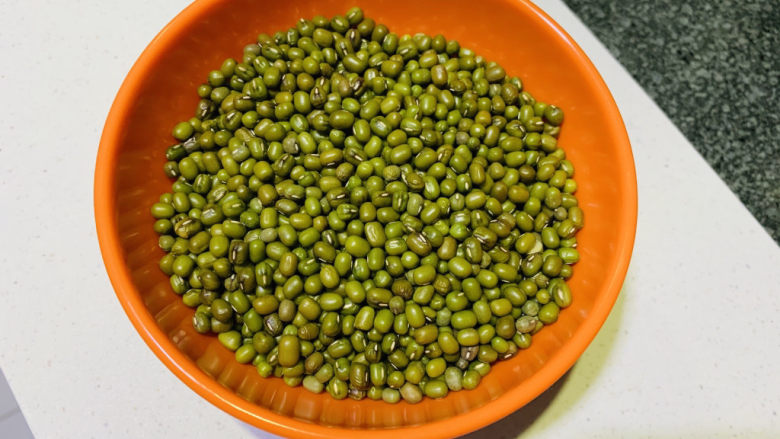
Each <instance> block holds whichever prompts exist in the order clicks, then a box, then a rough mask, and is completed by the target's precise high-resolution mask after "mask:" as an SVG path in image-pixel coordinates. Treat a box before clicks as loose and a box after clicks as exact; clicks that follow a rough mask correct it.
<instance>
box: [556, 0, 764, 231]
mask: <svg viewBox="0 0 780 439" xmlns="http://www.w3.org/2000/svg"><path fill="white" fill-rule="evenodd" d="M565 2H566V4H567V5H568V6H569V7H570V8H571V9H572V10H573V11H574V12H575V13H576V14H577V15H578V16H579V17H580V19H582V20H583V22H585V24H586V25H588V27H589V28H590V29H591V30H592V31H593V32H594V33H595V34H596V36H597V37H598V38H599V39H600V40H601V41H602V42H603V43H604V44H605V45H606V46H607V48H608V49H609V50H610V51H611V52H612V54H613V55H614V56H615V57H616V58H617V59H618V60H619V61H620V62H621V63H622V64H623V65H624V66H625V67H626V68H627V69H628V71H629V72H630V73H631V74H632V75H633V76H634V78H635V79H636V80H637V81H638V82H639V83H640V84H641V85H642V86H643V87H644V88H645V90H646V91H647V92H648V94H649V95H650V96H651V97H652V98H653V99H654V100H655V101H656V103H657V104H658V105H659V106H660V107H661V108H662V109H663V110H664V111H665V112H666V114H667V115H668V116H669V117H670V118H671V119H672V121H673V122H674V123H675V124H676V125H677V126H678V127H679V128H680V130H681V131H682V132H683V133H684V134H685V136H686V137H687V138H688V139H689V140H690V141H691V143H693V145H694V147H696V149H697V150H698V151H699V152H700V153H701V155H702V156H703V157H704V158H705V159H706V160H707V161H708V162H709V163H710V165H711V166H712V167H713V168H714V169H715V171H716V172H717V173H718V174H719V175H720V176H721V178H722V179H723V180H724V181H725V182H726V183H727V184H728V185H729V187H730V188H731V189H732V190H733V191H734V192H735V193H736V194H737V196H739V198H740V199H741V200H742V202H743V203H744V204H745V205H746V206H747V208H748V209H749V210H750V211H751V212H752V213H753V215H755V217H756V218H757V219H758V220H759V222H761V224H762V225H763V226H764V228H765V229H766V230H767V232H769V234H770V235H772V237H773V238H774V239H775V241H776V242H778V243H780V93H779V92H778V90H780V2H778V1H771V0H770V1H756V0H743V1H736V0H718V1H707V0H693V1H687V2H678V1H674V0H657V1H649V0H625V1H610V0H565ZM679 172H685V169H680V170H679ZM717 212H718V210H717V206H713V212H712V213H713V215H717ZM725 232H726V231H724V233H725Z"/></svg>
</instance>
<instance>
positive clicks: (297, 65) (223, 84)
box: [151, 8, 583, 403]
mask: <svg viewBox="0 0 780 439" xmlns="http://www.w3.org/2000/svg"><path fill="white" fill-rule="evenodd" d="M197 93H198V95H199V96H200V98H201V100H200V102H199V103H198V105H197V109H196V111H195V117H193V118H192V119H190V120H188V121H185V122H181V123H179V124H177V125H176V126H175V127H174V128H173V137H175V138H176V140H177V141H178V142H177V143H176V144H175V145H173V146H171V147H169V148H168V149H167V151H166V153H165V154H166V157H167V162H166V163H165V165H164V172H165V174H166V175H167V176H168V177H170V178H172V179H175V181H174V183H173V185H172V191H171V192H170V193H165V194H163V195H162V196H161V197H160V199H159V202H157V203H154V205H153V206H152V207H151V213H152V215H153V216H154V218H156V222H155V223H154V230H155V231H156V232H157V233H158V234H159V235H160V237H159V246H160V247H161V248H162V249H163V250H164V251H165V252H166V254H165V256H163V257H162V259H161V260H160V264H159V265H160V268H161V269H162V271H163V272H164V273H165V274H166V275H168V276H169V277H170V285H171V287H172V289H173V291H175V292H176V293H177V294H179V295H181V296H182V300H183V301H184V303H185V304H186V305H187V306H189V307H192V308H194V309H195V313H194V316H193V320H192V323H193V325H194V328H195V330H197V331H198V332H200V333H203V334H209V333H215V334H218V339H219V341H220V342H221V343H222V344H223V345H224V346H225V347H226V348H227V349H230V350H231V351H234V352H235V358H236V360H237V361H238V362H240V363H251V364H253V365H254V366H255V367H256V368H257V372H258V373H259V374H260V375H261V376H263V377H270V376H276V377H280V378H282V379H283V380H284V382H285V383H287V384H288V385H290V386H298V385H303V387H304V388H305V389H307V390H309V391H311V392H314V393H320V392H323V391H326V392H328V393H329V394H330V395H331V396H332V397H334V398H337V399H342V398H346V397H350V398H354V399H362V398H365V397H368V398H370V399H373V400H384V401H386V402H388V403H396V402H398V401H400V400H401V399H403V400H405V401H407V402H409V403H416V402H419V401H421V400H422V399H423V397H424V396H428V397H430V398H442V397H444V396H446V395H447V393H448V392H450V391H457V390H461V389H473V388H475V387H476V386H477V385H478V384H479V382H480V379H481V377H483V376H485V374H487V373H488V372H489V370H490V367H491V364H492V363H494V362H495V361H498V360H503V359H507V358H510V357H512V356H514V355H516V354H517V352H518V351H519V350H522V349H526V348H528V347H529V346H530V345H531V339H532V335H533V334H535V333H536V332H538V331H539V330H541V329H542V328H543V327H544V326H545V325H549V324H552V323H554V322H555V321H556V320H557V319H558V314H559V311H560V309H562V308H565V307H567V306H569V305H570V304H571V301H572V296H571V291H570V289H569V287H568V286H567V284H566V281H565V280H566V279H568V278H569V277H570V276H571V275H572V264H574V263H576V262H577V261H578V259H579V253H578V251H577V249H576V244H577V241H576V238H575V233H576V232H577V231H578V230H579V229H580V228H582V226H583V213H582V210H581V209H580V208H579V207H578V205H577V199H576V198H575V197H574V195H573V194H574V192H575V191H576V189H577V184H576V183H575V181H574V180H573V179H572V176H573V174H574V168H573V166H572V163H571V162H570V161H568V160H566V158H565V157H566V156H565V153H564V151H563V150H562V149H560V148H559V147H558V144H557V138H558V134H559V132H560V126H561V123H562V122H563V112H562V111H561V110H560V109H559V108H557V107H555V106H553V105H549V104H546V103H543V102H539V101H537V100H535V99H534V98H533V97H532V96H531V95H530V94H529V93H528V92H527V91H525V90H523V85H522V82H521V81H520V79H518V78H517V77H512V76H509V75H507V73H506V72H505V71H504V69H503V68H502V67H501V66H500V65H498V64H496V63H495V62H488V61H486V60H485V59H484V58H482V57H481V56H479V55H476V54H475V53H474V52H473V51H471V50H469V49H466V48H463V47H460V46H459V44H458V42H457V41H452V40H450V41H448V40H446V39H445V38H444V37H443V36H441V35H437V36H435V37H430V36H428V35H424V34H416V35H414V36H409V35H404V36H400V37H399V36H398V35H396V34H394V33H392V32H390V31H389V30H388V28H387V27H386V26H384V25H381V24H376V23H375V22H374V20H372V19H370V18H365V17H364V16H363V12H362V11H361V10H360V9H359V8H353V9H351V10H349V11H348V12H347V13H346V15H344V16H340V15H339V16H335V17H333V18H331V19H330V20H329V19H326V18H325V17H322V16H317V17H314V18H313V19H311V20H305V19H301V20H300V21H298V23H297V24H296V26H295V27H294V28H291V29H289V30H287V31H286V32H277V33H275V34H274V35H267V34H261V35H260V36H258V38H257V43H253V44H249V45H247V46H246V47H245V48H244V53H243V56H242V58H241V59H240V60H234V59H227V60H225V62H224V63H223V64H222V66H221V67H220V68H219V69H218V70H214V71H212V72H210V73H209V74H208V79H207V82H206V83H204V84H202V85H201V86H199V87H198V89H197Z"/></svg>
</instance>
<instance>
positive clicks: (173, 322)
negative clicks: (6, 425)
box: [95, 0, 637, 439]
mask: <svg viewBox="0 0 780 439" xmlns="http://www.w3.org/2000/svg"><path fill="white" fill-rule="evenodd" d="M355 4H357V5H360V6H362V7H363V9H364V10H365V13H366V15H367V16H369V17H372V18H374V19H376V20H377V22H380V23H384V24H386V25H387V26H388V27H390V29H391V30H392V31H393V32H396V33H397V34H399V35H402V34H404V33H412V34H413V33H416V32H426V33H428V34H432V35H433V34H437V33H442V34H444V36H445V37H447V38H448V39H457V40H458V41H459V42H460V43H461V45H463V46H464V47H469V48H472V49H474V50H476V52H477V53H478V54H481V55H483V56H484V57H485V58H487V59H489V60H495V61H498V62H500V63H501V64H502V65H503V66H504V67H505V68H506V70H507V71H508V72H509V73H510V74H513V75H517V76H519V77H520V78H521V79H522V80H523V82H524V84H525V88H526V89H527V90H529V91H530V92H531V93H532V94H533V95H534V96H536V97H537V98H539V99H542V100H544V101H546V102H552V103H555V104H557V105H559V106H560V107H561V108H563V110H564V112H565V115H566V120H565V122H564V125H563V129H562V134H561V136H560V144H561V145H562V146H563V147H564V148H565V150H566V152H567V155H568V157H569V158H570V159H571V161H572V162H573V163H574V165H575V167H576V169H577V182H578V183H579V191H578V193H577V195H578V197H579V200H580V205H581V206H582V208H583V210H584V211H585V218H586V227H585V228H584V229H583V230H582V231H581V232H580V234H578V241H579V243H580V245H579V250H580V253H581V261H580V262H579V263H578V264H577V265H576V266H575V270H574V273H575V274H574V276H573V277H572V279H571V281H570V282H571V283H570V285H571V289H572V291H573V294H574V303H573V304H572V306H571V307H570V308H568V309H566V310H565V311H563V312H562V313H561V316H560V319H559V320H558V322H557V323H555V324H553V325H551V326H549V327H546V328H544V330H543V331H541V332H540V333H538V334H537V335H536V336H534V342H533V346H532V347H531V348H530V349H527V350H525V351H522V352H520V353H519V354H518V355H517V356H515V357H514V358H513V359H511V360H508V361H503V362H498V363H496V364H495V365H494V367H493V369H492V371H491V372H490V373H489V374H488V375H487V376H486V377H485V378H484V379H483V380H482V382H481V384H480V385H479V386H478V387H477V388H476V389H475V390H471V391H460V392H452V393H450V395H449V396H447V397H446V398H444V399H441V400H430V399H425V400H424V401H423V402H422V403H420V404H416V405H410V404H406V403H404V402H401V403H399V404H396V405H390V404H385V403H383V402H376V401H370V400H363V401H353V400H350V399H346V400H342V401H337V400H334V399H332V398H331V397H330V396H329V395H327V394H320V395H315V394H312V393H309V392H307V391H305V390H303V389H302V388H300V387H298V388H289V387H287V386H286V385H285V384H284V383H283V382H282V380H280V379H276V378H270V379H263V378H261V377H260V376H259V375H258V374H257V372H256V371H255V370H254V368H253V367H252V366H251V365H240V364H238V363H236V362H235V361H234V359H233V354H232V353H231V352H228V351H227V350H226V349H224V348H222V347H221V345H220V344H219V343H218V341H217V340H216V337H213V336H204V335H200V334H198V333H196V332H195V331H194V330H193V329H192V325H191V316H192V310H190V309H189V308H187V307H185V306H184V305H183V304H182V303H181V299H180V297H179V296H177V295H176V294H174V293H173V292H172V291H171V289H170V287H169V285H168V281H167V278H166V277H165V276H164V275H163V274H162V273H161V272H160V270H159V269H158V268H157V261H158V260H159V258H160V257H161V256H162V252H161V250H159V249H158V248H157V236H156V235H155V233H154V232H153V230H152V223H153V219H152V217H151V216H150V215H149V207H150V205H151V204H152V203H153V202H154V201H155V200H156V199H157V198H158V196H159V194H160V193H162V192H165V191H166V190H169V188H170V182H169V181H168V179H167V178H166V177H165V176H164V175H163V172H162V169H161V166H162V164H163V163H164V160H165V159H164V152H165V149H166V147H167V146H169V145H170V144H171V143H172V139H171V137H170V132H171V128H172V126H173V125H174V124H175V123H176V122H178V121H179V120H183V119H187V118H189V117H191V116H192V114H193V111H194V108H195V104H196V103H197V101H198V97H197V95H196V93H195V88H196V87H197V86H198V85H199V84H200V83H201V82H202V81H204V80H205V78H206V75H207V73H208V71H209V70H211V69H213V68H217V67H218V66H219V65H220V63H221V62H222V60H223V59H224V58H226V57H230V56H232V57H239V56H240V55H241V53H242V52H241V51H242V48H243V46H244V45H245V44H247V43H250V42H253V41H255V38H256V37H257V35H258V34H259V33H261V32H268V33H272V32H275V31H277V30H282V29H288V28H289V27H291V26H292V25H293V24H294V23H295V22H296V20H297V19H298V18H300V17H308V18H311V17H313V16H314V15H317V14H322V15H325V16H333V15H335V14H343V13H344V12H346V10H347V9H348V8H349V7H351V6H354V5H355ZM636 215H637V195H636V175H635V171H634V163H633V157H632V154H631V148H630V145H629V142H628V138H627V135H626V132H625V128H624V126H623V123H622V120H621V118H620V114H619V113H618V110H617V108H616V106H615V103H614V101H613V99H612V97H611V95H610V93H609V90H608V89H607V87H606V86H605V84H604V82H603V81H602V79H601V77H600V76H599V74H598V72H597V71H596V69H595V68H594V67H593V65H592V64H591V63H590V61H589V60H588V58H587V57H586V56H585V54H584V53H583V52H582V50H581V49H580V48H579V47H578V46H577V44H576V43H575V42H574V41H572V39H571V38H570V37H569V36H568V35H567V34H566V32H564V31H563V30H562V29H561V28H560V26H558V25H557V24H556V23H555V22H553V21H552V20H551V19H550V17H548V16H547V15H545V14H544V13H543V12H542V11H540V10H539V9H538V8H537V7H535V6H534V5H532V4H530V3H527V2H523V1H515V0H491V1H484V2H471V1H467V0H447V1H443V0H439V1H419V0H393V1H389V0H382V1H372V2H368V1H356V0H349V1H343V0H325V1H323V0H301V1H295V2H271V1H265V0H231V1H227V0H199V1H196V2H195V3H193V4H192V5H191V6H189V7H188V8H187V9H185V10H184V11H183V12H182V13H181V14H179V15H178V16H177V17H176V18H175V19H173V21H171V22H170V24H168V26H166V27H165V28H164V29H163V30H162V31H161V32H160V33H159V35H157V37H156V38H155V39H154V40H153V41H152V42H151V43H150V44H149V46H148V47H147V49H146V50H145V51H144V52H143V54H142V55H141V57H140V58H139V59H138V61H137V62H136V63H135V65H134V66H133V68H132V70H131V71H130V73H129V74H128V75H127V78H126V79H125V81H124V84H123V85H122V87H121V89H120V90H119V93H118V94H117V97H116V100H115V101H114V104H113V107H112V108H111V112H110V114H109V115H108V119H107V121H106V125H105V129H104V132H103V136H102V139H101V142H100V148H99V151H98V157H97V165H96V170H95V217H96V223H97V231H98V238H99V241H100V247H101V251H102V253H103V259H104V262H105V265H106V269H107V271H108V274H109V277H110V278H111V282H112V284H113V286H114V289H115V290H116V295H117V297H118V298H119V301H120V302H121V304H122V306H123V307H124V309H125V311H126V313H127V315H128V316H129V318H130V320H131V321H132V323H133V325H134V326H135V328H136V329H137V330H138V332H139V334H141V336H142V337H143V339H144V341H146V343H147V344H148V345H149V347H150V348H151V349H152V350H153V351H154V353H155V354H156V355H157V356H158V357H159V358H160V360H162V362H163V363H165V365H166V366H168V368H169V369H170V370H171V371H173V372H174V373H175V374H176V376H178V377H179V378H180V379H181V380H182V381H184V382H185V383H186V384H187V385H188V386H189V387H191V388H192V389H193V390H194V391H195V392H197V393H198V394H200V395H201V396H202V397H204V398H206V399H207V400H208V401H210V402H211V403H213V404H214V405H216V406H217V407H219V408H221V409H222V410H224V411H226V412H228V413H230V414H231V415H233V416H235V417H237V418H239V419H241V420H243V421H245V422H248V423H250V424H253V425H255V426H257V427H259V428H262V429H265V430H268V431H271V432H273V433H276V434H279V435H283V436H287V437H331V436H338V437H342V438H353V437H354V438H358V437H363V436H364V435H365V434H366V430H367V429H370V430H372V431H371V432H370V434H371V435H372V437H373V438H375V439H380V438H389V437H425V438H436V437H452V436H456V435H460V434H464V433H467V432H469V431H473V430H476V429H478V428H480V427H483V426H485V425H488V424H490V423H492V422H494V421H496V420H498V419H500V418H502V417H504V416H506V415H508V414H509V413H511V412H513V411H515V410H517V409H519V408H520V407H522V406H523V405H525V404H526V403H528V402H529V401H531V400H532V399H533V398H535V397H536V396H537V395H539V394H540V393H542V392H543V391H544V390H545V389H547V388H548V387H549V386H550V385H552V384H553V383H554V382H555V381H556V380H557V379H558V378H560V377H561V376H562V375H563V374H564V373H565V372H566V371H567V370H568V369H569V368H570V367H571V366H572V365H573V364H574V362H575V361H576V360H577V358H578V357H579V356H580V355H581V354H582V352H583V351H584V350H585V348H586V347H587V346H588V344H589V343H590V341H591V340H592V339H593V337H594V336H595V335H596V333H597V332H598V330H599V328H600V327H601V325H602V324H603V322H604V320H605V319H606V317H607V315H608V314H609V311H610V309H611V308H612V305H613V304H614V302H615V299H616V298H617V295H618V292H619V290H620V287H621V284H622V282H623V279H624V276H625V273H626V269H627V267H628V263H629V259H630V256H631V250H632V248H633V241H634V234H635V230H636Z"/></svg>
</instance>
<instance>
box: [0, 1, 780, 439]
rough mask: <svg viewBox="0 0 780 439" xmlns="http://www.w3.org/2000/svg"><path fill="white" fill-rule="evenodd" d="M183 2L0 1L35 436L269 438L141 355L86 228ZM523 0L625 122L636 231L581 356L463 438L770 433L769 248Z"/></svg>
mask: <svg viewBox="0 0 780 439" xmlns="http://www.w3.org/2000/svg"><path fill="white" fill-rule="evenodd" d="M187 3H188V2H187V1H186V0H170V1H166V2H156V1H152V0H142V1H133V2H120V1H97V0H76V1H72V2H59V3H54V2H43V1H31V2H26V3H24V4H22V3H19V2H11V1H7V0H3V1H0V10H3V11H4V13H3V14H2V15H1V16H0V54H2V58H3V60H4V62H3V68H2V69H0V96H2V97H3V105H2V106H0V116H1V117H0V120H2V121H3V122H2V124H0V133H1V134H0V139H2V141H0V242H1V243H2V247H1V250H0V279H2V283H0V285H2V286H1V287H0V295H2V302H0V367H1V368H2V370H3V371H4V372H5V375H6V377H7V379H8V382H9V384H10V386H11V389H12V390H13V391H14V394H15V395H16V398H17V400H18V403H19V406H20V407H21V409H22V411H23V413H24V415H25V417H26V418H27V421H28V423H29V425H30V428H31V430H32V432H33V434H34V435H35V436H36V437H39V438H51V437H66V438H73V437H79V438H82V437H83V438H87V437H100V438H104V437H128V438H136V437H145V436H148V437H217V435H219V436H221V437H270V435H267V434H266V433H263V432H261V431H259V430H256V429H254V428H252V427H249V426H247V425H245V424H243V423H241V422H239V421H237V420H235V419H233V418H232V417H230V416H229V415H227V414H225V413H223V412H221V411H220V410H219V409H217V408H215V407H213V406H211V405H210V404H209V403H207V402H206V401H205V400H203V399H201V398H200V397H199V396H197V395H196V394H195V393H194V392H192V391H191V390H189V388H187V387H186V386H185V385H184V384H183V383H181V382H180V381H179V380H178V379H177V378H176V377H175V376H174V375H173V374H172V373H170V372H169V371H168V370H167V369H166V368H165V367H164V366H163V365H162V363H160V362H159V361H158V360H157V359H156V357H155V356H154V355H153V354H152V352H151V351H150V350H149V349H148V348H147V347H146V345H145V344H144V343H143V342H142V340H141V338H140V337H139V336H138V335H137V334H136V333H135V331H134V329H133V328H132V326H131V325H130V323H129V321H128V320H127V318H126V317H125V315H124V313H123V311H122V309H121V308H120V306H119V303H118V301H117V300H116V298H115V296H114V294H113V291H112V288H111V285H110V284H109V281H108V277H107V276H106V274H105V271H104V269H103V264H102V261H101V259H100V254H99V250H98V244H97V239H96V236H95V226H94V220H93V214H92V212H93V210H92V176H93V167H94V159H95V154H96V149H97V145H98V141H99V137H100V132H101V129H102V126H103V122H104V120H105V117H106V115H107V113H108V109H109V107H110V105H111V102H112V100H113V97H114V95H115V93H116V91H117V90H118V88H119V85H120V84H121V81H122V79H123V77H124V75H125V74H126V72H127V71H128V70H129V68H130V66H131V65H132V63H133V62H134V61H135V59H136V57H137V56H138V55H139V54H140V53H141V51H142V50H143V48H144V47H145V46H146V44H147V43H148V42H149V41H150V40H151V39H152V38H153V37H154V35H155V34H156V33H157V31H158V30H159V29H161V28H162V27H163V26H164V25H165V24H166V23H167V22H168V21H169V20H170V19H171V18H172V17H173V16H174V15H175V14H176V13H177V12H179V11H180V10H181V9H182V8H184V7H185V6H186V4H187ZM539 3H540V5H541V6H542V8H543V9H545V10H546V11H547V12H548V13H549V14H550V15H551V16H552V17H553V18H554V19H555V20H557V21H558V22H559V23H560V24H561V25H562V26H563V27H564V28H565V29H566V30H567V31H568V32H569V33H570V34H571V35H572V36H573V37H574V39H575V40H577V41H578V42H579V44H580V45H581V46H582V47H583V49H584V50H585V52H586V53H587V54H588V55H589V56H590V58H591V59H592V60H593V62H594V63H595V65H596V67H597V68H598V69H599V71H600V72H601V73H602V75H603V76H604V79H605V80H606V82H607V84H608V85H609V87H610V89H611V90H612V92H613V94H614V96H615V99H616V101H617V103H618V106H619V107H620V110H621V112H622V114H623V117H624V119H625V121H626V125H627V128H628V133H629V136H630V137H631V142H632V144H633V148H634V154H635V158H636V165H637V172H638V179H639V226H638V229H637V237H636V247H635V250H634V257H633V260H632V262H631V266H630V269H629V272H628V276H627V278H626V282H625V285H624V288H623V291H622V293H621V295H620V298H619V299H618V301H617V303H616V305H615V308H614V309H613V311H612V314H611V315H610V317H609V319H608V320H607V322H606V324H605V325H604V327H603V328H602V330H601V332H600V333H599V335H598V336H597V337H596V339H595V340H594V342H593V343H592V345H591V346H590V348H589V349H588V350H587V351H586V352H585V354H584V355H583V356H582V358H581V359H580V361H579V362H577V364H576V365H575V366H574V368H573V369H572V370H571V371H570V372H569V373H568V374H567V375H566V376H565V377H564V378H563V379H561V380H560V381H559V382H558V383H557V384H555V385H554V386H553V387H552V388H551V389H550V390H548V391H547V392H546V393H544V394H543V395H542V396H540V397H539V398H538V399H537V400H536V401H534V402H533V403H531V404H530V405H528V406H526V407H525V408H524V409H522V410H520V411H518V412H517V413H515V414H513V415H510V416H509V417H508V418H506V419H504V420H502V421H500V422H499V423H497V424H494V425H492V426H490V427H488V428H486V429H484V430H481V431H479V432H477V433H475V434H474V437H491V438H497V437H516V436H520V435H523V436H533V437H555V438H558V437H574V436H576V437H621V436H627V437H640V436H650V437H676V436H682V437H702V438H703V437H707V438H710V437H719V436H723V437H726V436H729V437H731V436H742V437H756V436H762V437H778V436H780V417H778V413H777V412H778V411H779V410H780V374H778V373H777V365H778V364H780V336H779V335H780V248H778V246H777V245H776V244H775V243H774V242H773V241H772V240H771V239H770V237H769V236H768V235H767V234H766V232H765V231H764V230H763V229H762V228H761V227H760V226H759V224H758V223H757V222H756V220H755V219H754V218H753V217H752V216H751V215H750V214H749V213H748V211H747V210H746V209H745V208H744V207H743V206H742V205H741V204H740V203H739V201H738V200H737V198H736V197H735V196H734V195H733V194H732V193H731V192H730V191H729V190H728V189H727V187H726V185H725V184H724V183H723V182H722V181H721V180H719V179H718V177H717V175H716V174H715V173H714V172H713V171H712V170H711V169H710V168H709V166H708V165H707V164H706V163H705V162H704V160H702V158H701V157H700V156H699V155H698V153H696V152H695V150H694V149H693V148H692V146H691V145H690V144H689V143H688V142H687V141H686V140H685V138H684V137H683V136H682V135H681V134H680V133H679V132H678V130H677V129H676V128H675V127H674V126H673V125H672V124H671V122H670V121H669V120H668V119H667V118H666V117H665V116H664V115H663V113H662V112H661V111H660V110H659V109H658V108H657V107H656V105H655V104H654V103H653V102H652V101H651V99H650V98H649V97H648V96H647V95H646V94H645V93H644V92H643V91H642V89H641V88H640V87H639V86H638V85H637V84H636V83H634V81H633V80H632V79H631V78H630V76H629V75H628V74H627V73H626V72H625V71H624V70H623V68H622V67H621V66H620V65H619V64H618V63H617V62H616V61H615V60H614V58H612V57H611V56H610V55H609V53H608V52H607V51H606V50H605V49H604V47H602V45H601V44H600V43H598V41H597V40H596V39H595V38H594V37H593V36H592V35H591V34H590V32H589V31H588V30H587V29H586V28H585V27H584V26H583V25H582V24H581V23H580V22H579V21H578V20H577V18H576V17H575V16H574V15H573V14H572V13H571V12H570V11H569V10H568V9H567V8H566V7H565V6H564V5H563V3H561V2H560V1H559V0H549V1H542V2H539ZM87 87H88V88H89V90H88V91H87ZM0 436H2V434H0Z"/></svg>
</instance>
